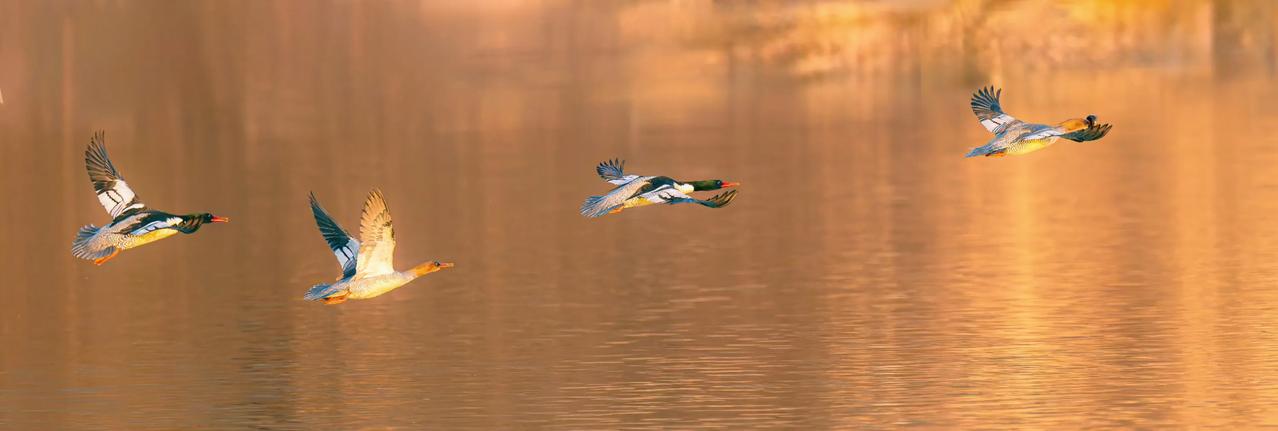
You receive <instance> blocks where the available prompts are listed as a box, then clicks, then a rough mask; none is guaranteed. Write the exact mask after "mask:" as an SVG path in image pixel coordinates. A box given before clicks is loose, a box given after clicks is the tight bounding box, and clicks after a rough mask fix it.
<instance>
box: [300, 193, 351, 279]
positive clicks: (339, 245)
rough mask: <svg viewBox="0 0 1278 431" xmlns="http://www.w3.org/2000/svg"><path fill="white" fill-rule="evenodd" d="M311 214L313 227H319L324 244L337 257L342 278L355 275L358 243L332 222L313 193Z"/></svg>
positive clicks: (331, 218)
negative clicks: (326, 244)
mask: <svg viewBox="0 0 1278 431" xmlns="http://www.w3.org/2000/svg"><path fill="white" fill-rule="evenodd" d="M311 214H313V215H315V225H317V226H319V230H320V235H323V236H324V242H327V243H328V248H331V249H333V254H334V255H336V256H337V264H338V265H341V266H342V278H346V277H350V276H352V275H355V262H356V259H355V258H356V256H359V241H356V240H355V238H352V237H351V234H349V233H346V230H345V229H342V227H341V226H338V225H337V222H335V221H333V217H330V216H329V215H328V212H327V211H324V207H322V206H320V203H319V200H317V199H315V193H311Z"/></svg>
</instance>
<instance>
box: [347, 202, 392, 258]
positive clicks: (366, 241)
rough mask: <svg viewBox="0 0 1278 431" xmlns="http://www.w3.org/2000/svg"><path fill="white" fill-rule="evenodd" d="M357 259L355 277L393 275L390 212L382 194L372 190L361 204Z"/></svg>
mask: <svg viewBox="0 0 1278 431" xmlns="http://www.w3.org/2000/svg"><path fill="white" fill-rule="evenodd" d="M359 242H360V247H359V257H358V258H357V259H356V262H355V274H356V275H357V276H359V277H369V276H376V275H382V274H389V273H392V272H395V267H394V265H393V264H392V262H391V261H392V259H393V257H394V255H395V229H394V228H393V227H391V215H390V209H389V208H387V207H386V199H385V198H383V197H382V191H381V190H377V189H373V191H372V192H369V194H368V200H367V201H365V202H364V214H363V216H361V217H360V222H359Z"/></svg>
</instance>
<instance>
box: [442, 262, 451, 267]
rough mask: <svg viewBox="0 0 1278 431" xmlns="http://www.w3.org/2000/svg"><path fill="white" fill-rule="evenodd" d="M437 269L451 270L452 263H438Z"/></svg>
mask: <svg viewBox="0 0 1278 431" xmlns="http://www.w3.org/2000/svg"><path fill="white" fill-rule="evenodd" d="M439 267H440V268H452V267H453V263H452V262H440V263H439Z"/></svg>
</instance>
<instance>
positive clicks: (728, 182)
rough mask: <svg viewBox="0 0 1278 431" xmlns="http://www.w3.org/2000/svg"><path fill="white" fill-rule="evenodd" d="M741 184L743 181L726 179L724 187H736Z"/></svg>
mask: <svg viewBox="0 0 1278 431" xmlns="http://www.w3.org/2000/svg"><path fill="white" fill-rule="evenodd" d="M739 185H741V183H734V182H732V181H724V182H723V188H725V189H726V188H728V187H736V186H739Z"/></svg>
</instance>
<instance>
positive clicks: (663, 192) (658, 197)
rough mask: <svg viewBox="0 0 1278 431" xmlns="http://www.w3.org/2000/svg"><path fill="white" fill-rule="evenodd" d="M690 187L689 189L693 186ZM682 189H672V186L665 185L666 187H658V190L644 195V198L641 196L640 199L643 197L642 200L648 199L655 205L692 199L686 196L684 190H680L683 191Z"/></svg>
mask: <svg viewBox="0 0 1278 431" xmlns="http://www.w3.org/2000/svg"><path fill="white" fill-rule="evenodd" d="M680 185H683V184H680ZM688 187H689V188H691V187H692V186H688ZM681 188H682V187H680V188H675V187H671V186H669V185H664V186H661V187H658V188H656V189H654V190H652V191H650V192H648V193H644V194H643V195H642V196H640V197H642V198H644V199H646V200H647V201H648V202H652V203H654V204H664V203H666V202H668V201H672V200H680V199H692V196H688V195H687V194H685V193H684V192H683V191H682V190H679V189H681ZM667 198H669V199H667Z"/></svg>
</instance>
